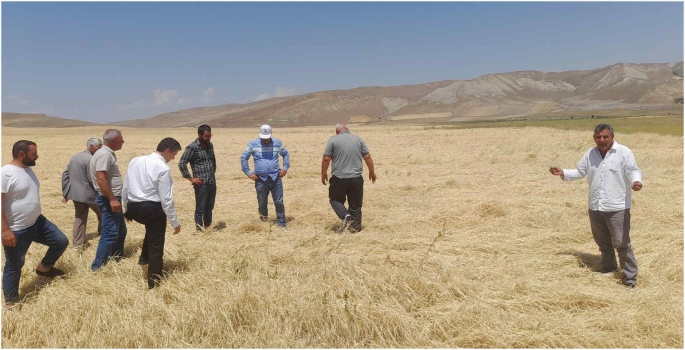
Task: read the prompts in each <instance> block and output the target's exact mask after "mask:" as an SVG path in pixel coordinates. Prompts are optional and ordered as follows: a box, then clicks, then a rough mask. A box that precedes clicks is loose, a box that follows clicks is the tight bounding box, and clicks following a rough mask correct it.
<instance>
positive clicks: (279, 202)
mask: <svg viewBox="0 0 685 350" xmlns="http://www.w3.org/2000/svg"><path fill="white" fill-rule="evenodd" d="M270 190H271V198H273V200H274V206H275V207H276V219H277V222H278V226H281V227H285V226H286V222H285V206H284V205H283V181H282V180H281V178H280V177H278V178H276V180H272V182H271V184H270Z"/></svg>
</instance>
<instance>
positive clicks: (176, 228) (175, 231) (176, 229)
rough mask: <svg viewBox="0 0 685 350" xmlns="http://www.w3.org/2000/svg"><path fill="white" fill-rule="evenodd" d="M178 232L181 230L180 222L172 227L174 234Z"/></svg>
mask: <svg viewBox="0 0 685 350" xmlns="http://www.w3.org/2000/svg"><path fill="white" fill-rule="evenodd" d="M179 232H181V225H180V224H179V225H178V226H176V227H175V228H174V234H175V235H176V234H178V233H179Z"/></svg>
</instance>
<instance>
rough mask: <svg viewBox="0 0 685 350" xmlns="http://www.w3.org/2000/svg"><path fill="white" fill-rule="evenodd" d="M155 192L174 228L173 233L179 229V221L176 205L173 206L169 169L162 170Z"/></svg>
mask: <svg viewBox="0 0 685 350" xmlns="http://www.w3.org/2000/svg"><path fill="white" fill-rule="evenodd" d="M157 192H158V193H159V199H160V202H161V204H162V210H163V211H164V214H166V217H167V219H169V223H170V224H171V226H172V227H173V228H174V229H176V230H175V231H174V234H176V233H178V231H180V227H181V223H180V222H179V220H178V215H177V214H176V207H175V206H174V193H173V181H172V180H171V170H169V169H167V170H164V171H163V172H162V173H161V174H160V177H159V181H157Z"/></svg>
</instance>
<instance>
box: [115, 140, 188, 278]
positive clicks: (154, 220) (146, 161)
mask: <svg viewBox="0 0 685 350" xmlns="http://www.w3.org/2000/svg"><path fill="white" fill-rule="evenodd" d="M180 150H181V144H180V143H178V141H176V140H175V139H173V138H171V137H167V138H165V139H163V140H162V141H161V142H160V143H159V145H157V151H156V152H152V153H151V154H149V155H147V156H140V157H136V158H133V159H132V160H131V163H129V165H128V169H127V171H126V181H125V184H124V193H123V195H122V197H123V202H124V206H125V207H126V213H125V214H124V216H125V217H126V219H127V220H129V221H131V220H135V221H137V222H138V223H141V224H143V225H145V239H144V240H143V249H142V252H141V253H140V258H139V259H138V264H140V265H148V271H147V284H148V288H150V289H152V288H154V286H155V284H158V283H159V279H160V278H161V277H162V265H163V258H164V235H165V233H166V220H167V218H168V219H169V222H170V223H171V226H172V227H173V228H174V234H177V233H179V232H180V231H181V224H180V223H179V221H178V216H177V215H176V208H175V207H174V198H173V189H172V186H173V182H172V180H171V170H170V169H169V166H168V165H167V163H168V162H170V161H172V160H173V159H174V158H175V157H176V153H178V151H180Z"/></svg>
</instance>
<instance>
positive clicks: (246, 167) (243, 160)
mask: <svg viewBox="0 0 685 350" xmlns="http://www.w3.org/2000/svg"><path fill="white" fill-rule="evenodd" d="M251 155H252V147H250V144H247V147H245V151H243V154H242V155H241V156H240V168H241V170H242V171H243V172H244V173H245V175H247V176H250V164H249V163H248V162H247V161H248V159H250V156H251Z"/></svg>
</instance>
